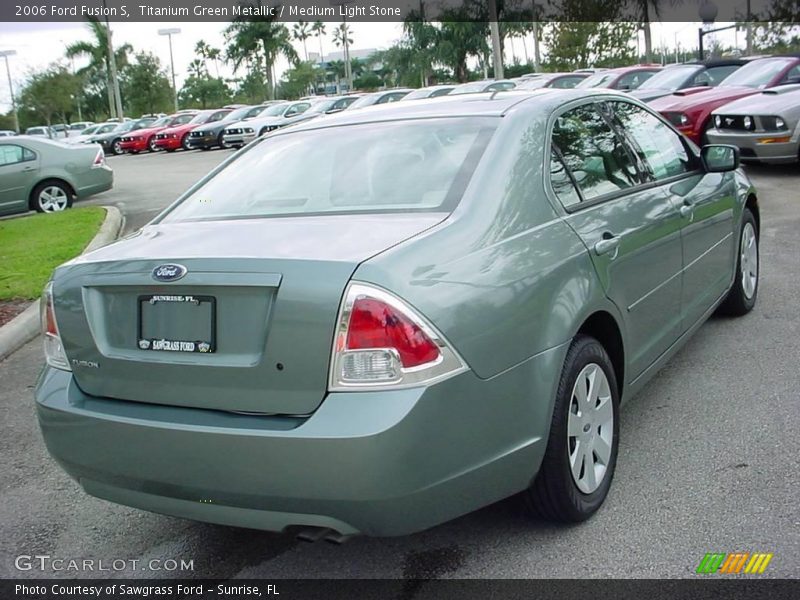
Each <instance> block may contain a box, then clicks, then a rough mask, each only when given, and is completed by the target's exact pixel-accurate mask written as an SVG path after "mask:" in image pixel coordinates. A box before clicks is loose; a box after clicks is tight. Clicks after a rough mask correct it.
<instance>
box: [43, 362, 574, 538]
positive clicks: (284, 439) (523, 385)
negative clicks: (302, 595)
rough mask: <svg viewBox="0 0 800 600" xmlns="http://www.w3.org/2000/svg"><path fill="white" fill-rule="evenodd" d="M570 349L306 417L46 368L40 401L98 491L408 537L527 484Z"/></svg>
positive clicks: (195, 510)
mask: <svg viewBox="0 0 800 600" xmlns="http://www.w3.org/2000/svg"><path fill="white" fill-rule="evenodd" d="M565 352H566V347H564V346H562V347H559V348H555V349H552V350H549V351H547V352H544V353H542V354H540V355H537V356H536V357H534V358H532V359H530V360H528V361H526V362H525V363H523V364H522V365H519V366H517V367H515V368H513V369H511V370H509V371H507V372H505V373H503V374H502V375H499V376H497V377H495V378H492V379H491V380H481V379H478V378H477V377H476V376H475V375H474V374H473V373H471V372H467V373H463V374H461V375H459V376H456V377H454V378H451V379H449V380H446V381H443V382H440V383H438V384H436V385H434V386H431V387H429V388H415V389H407V390H395V391H384V392H379V393H368V392H363V393H334V394H329V395H328V396H327V398H326V399H325V400H324V402H323V403H322V404H321V405H320V407H319V408H318V409H317V411H316V412H315V413H314V414H313V415H311V416H309V417H303V418H297V417H294V418H292V417H262V416H251V415H236V414H232V413H224V412H217V411H205V410H195V409H186V408H174V407H167V406H159V405H150V404H147V405H145V404H140V403H133V402H124V401H116V400H110V399H98V398H93V397H89V396H86V395H85V394H83V393H82V392H81V390H80V389H79V388H78V386H77V385H76V383H75V380H74V379H73V377H72V375H71V374H70V373H67V372H63V371H58V370H56V369H52V368H48V367H46V368H45V369H44V371H43V372H42V374H41V376H40V378H39V381H38V382H37V387H36V408H37V414H38V418H39V423H40V426H41V429H42V434H43V436H44V440H45V443H46V445H47V448H48V450H49V452H50V454H51V455H52V456H53V457H54V458H55V459H56V460H57V461H58V463H59V464H60V465H61V466H62V467H63V468H64V469H65V470H66V471H67V473H69V474H70V475H71V476H72V477H73V478H75V479H76V480H77V481H79V482H80V484H81V485H82V486H83V488H84V489H85V490H86V492H88V493H89V494H91V495H94V496H97V497H100V498H104V499H107V500H110V501H112V502H116V503H119V504H124V505H128V506H133V507H137V508H142V509H145V510H149V511H153V512H158V513H163V514H169V515H175V516H179V517H185V518H189V519H195V520H200V521H209V522H214V523H221V524H226V525H234V526H240V527H249V528H256V529H267V530H274V531H279V530H283V529H285V528H286V527H288V526H292V525H305V526H308V525H311V526H321V527H330V528H333V529H335V530H337V531H339V532H340V533H343V534H353V533H364V534H369V535H402V534H406V533H411V532H414V531H419V530H422V529H425V528H428V527H431V526H433V525H436V524H438V523H441V522H444V521H447V520H449V519H452V518H455V517H457V516H459V515H462V514H465V513H467V512H470V511H472V510H475V509H477V508H480V507H481V506H485V505H487V504H490V503H492V502H494V501H497V500H499V499H502V498H504V497H507V496H509V495H511V494H514V493H516V492H518V491H520V490H522V489H524V488H525V487H526V486H527V485H528V484H529V482H530V480H531V478H532V477H533V476H534V475H535V474H536V471H537V469H538V466H539V464H540V462H541V459H542V455H543V452H544V446H545V444H546V439H547V433H548V427H549V422H550V412H551V410H552V397H553V394H554V391H555V385H556V381H555V377H557V375H558V373H559V372H560V366H561V363H562V361H563V358H564V354H565ZM534 382H535V383H534Z"/></svg>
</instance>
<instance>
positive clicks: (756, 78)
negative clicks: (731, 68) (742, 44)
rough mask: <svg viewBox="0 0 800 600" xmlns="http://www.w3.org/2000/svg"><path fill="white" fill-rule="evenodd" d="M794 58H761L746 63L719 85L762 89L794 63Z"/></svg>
mask: <svg viewBox="0 0 800 600" xmlns="http://www.w3.org/2000/svg"><path fill="white" fill-rule="evenodd" d="M795 60H796V59H794V58H763V59H761V60H754V61H753V62H751V63H747V64H746V65H745V66H743V67H742V68H741V69H739V70H737V71H736V72H735V73H732V74H730V75H728V77H726V78H725V79H724V80H723V81H722V83H720V84H719V87H736V86H742V87H749V88H758V89H763V88H765V87H767V85H769V83H770V82H771V81H772V80H773V79H774V78H775V77H776V76H777V75H778V74H779V73H780V72H781V71H783V70H784V69H785V68H786V67H788V66H789V65H790V64H792V63H794V62H795Z"/></svg>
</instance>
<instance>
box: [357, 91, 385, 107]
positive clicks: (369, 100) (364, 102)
mask: <svg viewBox="0 0 800 600" xmlns="http://www.w3.org/2000/svg"><path fill="white" fill-rule="evenodd" d="M380 96H381V95H380V94H379V93H378V94H367V95H366V96H361V98H359V99H358V100H356V101H355V102H353V103H352V104H351V105H350V108H361V107H363V106H372V105H373V104H375V102H376V101H377V100H378V98H380Z"/></svg>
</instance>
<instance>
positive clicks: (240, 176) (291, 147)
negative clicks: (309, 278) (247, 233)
mask: <svg viewBox="0 0 800 600" xmlns="http://www.w3.org/2000/svg"><path fill="white" fill-rule="evenodd" d="M497 121H498V120H497V119H493V118H443V119H425V120H418V121H411V122H409V121H404V122H392V123H380V124H374V123H369V124H359V125H349V126H346V127H344V126H343V127H331V128H326V129H318V130H315V131H296V132H288V133H285V134H281V135H277V136H273V137H271V138H267V139H264V140H263V141H261V142H260V143H257V144H256V145H255V146H253V147H252V149H251V150H249V151H247V152H245V153H244V154H242V155H241V156H240V157H239V158H238V159H237V160H235V161H233V162H231V163H230V165H229V166H228V167H226V168H225V169H223V170H222V171H220V172H219V173H218V174H217V175H216V176H215V177H213V178H212V179H210V180H209V181H207V182H206V183H205V184H203V185H201V186H200V187H199V188H198V189H197V190H196V191H194V192H193V193H192V194H191V195H189V196H187V197H185V198H184V199H183V200H182V201H181V202H180V203H179V204H178V205H177V206H176V207H175V208H174V209H173V210H172V211H171V212H169V213H168V214H167V215H166V216H165V217H164V219H163V221H164V222H176V221H193V220H206V219H229V218H255V217H274V216H285V215H314V214H347V213H354V212H362V213H363V212H409V211H411V212H415V211H416V212H419V211H442V210H452V207H453V206H454V205H455V204H456V203H457V202H458V200H459V198H460V196H461V193H462V192H463V190H464V188H465V187H466V184H467V182H468V181H469V177H470V176H471V173H472V171H473V170H474V168H475V165H476V164H477V161H478V159H479V158H480V156H481V154H482V153H483V150H484V149H485V147H486V144H487V143H488V141H489V138H490V137H491V132H492V131H494V129H495V127H496V126H497Z"/></svg>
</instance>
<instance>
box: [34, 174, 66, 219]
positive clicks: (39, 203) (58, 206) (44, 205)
mask: <svg viewBox="0 0 800 600" xmlns="http://www.w3.org/2000/svg"><path fill="white" fill-rule="evenodd" d="M72 196H73V194H72V190H71V189H70V188H69V186H68V185H66V184H65V183H63V182H61V181H43V182H42V183H40V184H39V185H37V186H36V187H35V188H34V189H33V192H32V193H31V208H32V209H33V210H35V211H36V212H40V213H53V212H61V211H64V210H67V209H68V208H70V207H71V206H72Z"/></svg>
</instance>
